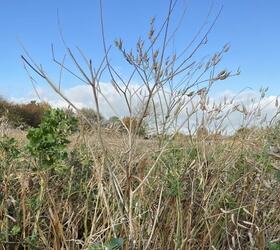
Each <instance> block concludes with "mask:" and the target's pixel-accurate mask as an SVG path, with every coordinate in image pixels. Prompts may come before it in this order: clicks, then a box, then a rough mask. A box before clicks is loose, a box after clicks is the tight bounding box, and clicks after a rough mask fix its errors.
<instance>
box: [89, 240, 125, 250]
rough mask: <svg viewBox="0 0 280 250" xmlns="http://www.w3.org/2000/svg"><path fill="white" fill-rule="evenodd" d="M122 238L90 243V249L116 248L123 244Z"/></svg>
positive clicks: (111, 249)
mask: <svg viewBox="0 0 280 250" xmlns="http://www.w3.org/2000/svg"><path fill="white" fill-rule="evenodd" d="M123 243H124V240H123V239H122V238H113V239H111V240H110V241H109V242H106V243H104V244H102V243H97V244H94V245H92V246H91V247H90V248H89V249H90V250H117V249H120V248H121V247H122V246H123Z"/></svg>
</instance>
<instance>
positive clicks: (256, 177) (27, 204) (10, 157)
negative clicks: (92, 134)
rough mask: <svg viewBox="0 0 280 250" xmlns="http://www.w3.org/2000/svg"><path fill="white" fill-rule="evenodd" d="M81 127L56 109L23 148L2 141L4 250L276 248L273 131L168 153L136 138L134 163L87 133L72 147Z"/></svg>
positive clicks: (279, 187) (279, 219)
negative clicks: (71, 138)
mask: <svg viewBox="0 0 280 250" xmlns="http://www.w3.org/2000/svg"><path fill="white" fill-rule="evenodd" d="M55 121H60V122H55ZM76 125H77V123H76V122H74V121H72V120H71V119H70V120H69V119H68V117H67V115H65V114H63V112H62V111H59V110H53V111H51V112H48V113H47V114H46V116H45V118H44V119H43V123H42V124H41V125H40V126H39V127H38V128H36V129H33V130H30V131H29V133H28V136H27V139H28V141H27V143H26V145H22V144H20V143H18V142H17V140H16V138H11V137H9V136H8V135H5V136H3V137H2V138H1V141H0V183H1V186H0V190H1V192H0V246H1V248H2V249H92V250H93V249H279V247H280V239H279V235H280V216H279V207H280V199H279V198H280V197H279V193H280V167H279V166H280V162H279V159H278V158H277V157H276V156H275V155H271V154H270V153H269V145H272V144H273V143H277V140H279V137H278V136H279V133H277V130H278V127H277V126H276V127H273V128H272V127H271V128H270V129H262V130H261V129H255V130H254V131H251V135H250V137H248V136H247V137H242V138H223V139H220V140H218V139H217V140H206V139H205V138H204V139H203V138H198V137H197V138H195V137H194V138H192V140H190V139H189V138H188V137H186V138H181V139H180V140H177V139H174V140H172V141H171V142H170V143H169V144H168V146H166V147H165V148H164V150H158V148H157V143H156V138H155V139H151V140H142V139H140V138H139V139H138V140H137V141H136V144H140V143H141V147H142V148H141V150H140V149H139V148H138V149H137V147H136V150H135V151H134V152H133V154H131V155H129V154H128V153H127V152H126V150H125V145H122V141H123V140H122V139H115V140H116V141H115V143H116V144H117V145H118V147H113V146H112V147H110V146H109V144H108V145H106V146H108V147H107V153H106V154H104V153H103V151H102V145H100V144H99V143H98V142H97V140H90V139H92V138H89V136H88V135H87V134H83V135H82V134H80V135H79V137H77V138H78V139H76V141H75V142H74V143H73V142H72V143H73V145H72V146H71V147H70V146H69V141H68V139H67V137H68V135H69V132H70V131H74V130H75V129H77V127H75V126H76ZM38 133H43V134H41V136H40V138H41V139H42V138H44V139H42V140H37V139H36V138H37V137H36V134H38ZM123 136H124V137H125V136H126V135H123ZM103 143H104V144H106V143H107V141H106V139H105V140H104V141H103ZM54 145H55V146H54ZM145 145H146V148H145ZM103 146H104V145H103ZM120 148H121V150H120ZM151 149H152V150H151ZM131 156H132V158H131V159H129V157H131ZM128 164H129V165H130V168H129V169H130V172H128V171H127V169H128V167H127V165H128ZM131 231H132V232H131ZM131 235H132V236H133V239H131Z"/></svg>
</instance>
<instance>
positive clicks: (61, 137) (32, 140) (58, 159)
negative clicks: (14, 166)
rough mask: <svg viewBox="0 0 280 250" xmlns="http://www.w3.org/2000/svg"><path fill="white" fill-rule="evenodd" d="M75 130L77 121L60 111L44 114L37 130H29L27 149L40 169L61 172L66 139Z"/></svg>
mask: <svg viewBox="0 0 280 250" xmlns="http://www.w3.org/2000/svg"><path fill="white" fill-rule="evenodd" d="M76 130H77V120H76V119H75V118H74V117H72V116H69V114H67V113H65V112H64V111H63V110H60V109H52V110H49V111H47V112H46V113H45V115H44V116H43V119H42V123H41V124H40V126H39V127H38V128H32V129H29V131H28V134H27V139H28V140H29V142H28V145H27V148H28V150H29V152H30V153H31V155H33V156H35V157H36V158H37V159H38V161H39V166H40V167H50V168H55V169H56V170H61V167H63V161H64V160H65V159H66V158H67V151H66V146H67V144H68V143H69V140H68V139H67V137H68V136H69V135H70V134H71V133H73V132H74V131H76Z"/></svg>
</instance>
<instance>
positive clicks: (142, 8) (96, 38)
mask: <svg viewBox="0 0 280 250" xmlns="http://www.w3.org/2000/svg"><path fill="white" fill-rule="evenodd" d="M98 2H99V1H97V0H95V1H92V0H81V1H77V0H60V1H56V0H48V1H31V0H25V1H23V0H9V1H4V0H0V35H1V39H0V57H1V60H0V95H2V96H5V97H7V98H10V97H18V98H19V97H23V96H25V95H27V93H28V92H30V91H31V90H32V87H31V84H30V82H29V79H28V77H27V74H26V72H25V71H24V69H23V66H22V62H21V60H20V55H21V54H22V53H23V51H22V48H21V46H20V44H19V42H18V40H20V41H21V42H22V43H23V44H24V45H25V46H26V48H27V49H28V51H29V52H30V54H31V55H32V56H33V57H34V59H35V60H36V61H37V62H38V63H41V64H43V65H44V66H45V68H46V69H48V70H49V72H50V73H51V74H53V76H54V77H55V76H57V72H56V71H55V68H54V67H53V66H52V64H51V49H50V48H51V44H52V43H53V44H54V46H55V48H56V50H57V53H58V55H59V56H62V55H63V46H62V43H61V40H60V37H59V29H58V25H57V10H59V15H60V20H61V23H62V27H63V32H64V36H65V40H66V41H67V43H68V45H69V46H70V47H74V46H76V45H77V46H79V47H80V48H81V49H82V50H83V51H84V52H85V53H86V54H88V55H89V56H90V57H91V58H92V60H93V62H96V63H98V62H99V61H100V58H101V56H102V43H101V32H100V19H99V9H98ZM103 2H104V6H103V7H104V20H105V30H106V38H107V41H108V43H113V41H114V39H116V38H119V37H121V38H123V40H124V42H125V45H127V47H128V48H130V47H133V44H134V43H135V41H136V40H137V39H138V37H139V36H145V35H146V33H147V31H148V29H149V20H150V17H151V16H155V17H156V23H160V21H161V20H162V18H163V17H164V15H165V13H166V11H167V7H168V1H167V0H141V1H140V0H137V1H136V0H135V1H132V0H118V1H116V0H104V1H103ZM211 3H213V13H212V16H211V17H210V20H213V17H214V15H215V13H217V11H218V10H219V8H220V7H221V5H223V6H224V8H223V12H222V14H221V16H220V18H219V19H218V22H217V23H216V25H215V27H214V29H213V31H212V32H211V34H210V35H209V37H208V40H209V43H208V45H207V47H205V48H203V50H202V51H201V52H200V53H198V55H197V57H198V59H199V58H201V57H202V56H204V55H206V56H209V55H211V54H213V53H214V52H215V51H217V50H219V49H220V48H221V47H222V46H223V45H224V44H225V43H227V42H229V43H230V44H231V50H230V52H229V53H228V54H226V57H225V58H224V59H223V61H222V63H221V65H222V66H221V67H223V68H227V69H229V70H233V71H234V70H236V69H237V68H238V67H239V66H240V68H241V75H240V76H239V77H234V78H232V79H230V80H227V81H223V82H220V83H218V85H217V87H216V88H215V91H217V92H218V91H223V90H228V89H230V90H233V91H239V90H241V89H243V88H245V87H250V88H253V89H256V90H258V89H259V88H260V87H262V86H264V87H266V86H268V87H269V88H270V91H269V93H270V94H273V95H278V94H279V88H277V86H278V85H279V83H280V75H279V65H280V63H279V56H280V47H279V44H280V32H279V25H280V15H279V11H280V1H278V0H269V1H264V0H235V1H231V0H224V1H222V0H219V1H218V0H216V1H215V0H211V1H210V0H193V1H187V0H179V4H178V7H177V9H176V10H175V15H174V18H173V20H172V21H173V23H174V25H175V24H177V23H178V21H179V17H180V14H181V13H182V10H183V8H184V6H187V12H186V15H185V18H184V21H183V22H182V24H181V28H180V30H179V31H178V34H177V37H176V40H175V42H174V43H175V44H176V49H178V50H180V49H181V48H183V46H184V44H186V43H187V42H189V41H190V40H191V39H192V37H193V35H194V34H195V32H196V31H197V30H198V29H199V27H200V26H201V24H202V23H203V22H204V20H205V18H206V16H207V13H208V11H209V8H210V6H211ZM111 58H112V61H113V63H114V65H116V66H117V67H118V68H119V69H120V71H121V72H122V73H123V74H126V73H127V71H128V69H127V68H126V66H125V64H124V63H123V62H122V61H121V60H119V59H118V54H117V53H115V52H114V51H113V52H112V54H111ZM75 84H77V83H76V82H75V81H71V80H70V79H69V81H67V82H65V83H64V87H65V88H68V87H72V86H74V85H75ZM40 86H41V87H44V84H43V83H41V84H40Z"/></svg>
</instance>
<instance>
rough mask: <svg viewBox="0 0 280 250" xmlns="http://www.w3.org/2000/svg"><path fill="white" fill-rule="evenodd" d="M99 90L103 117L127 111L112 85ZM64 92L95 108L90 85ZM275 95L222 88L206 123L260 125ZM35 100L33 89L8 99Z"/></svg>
mask: <svg viewBox="0 0 280 250" xmlns="http://www.w3.org/2000/svg"><path fill="white" fill-rule="evenodd" d="M100 89H101V92H102V94H103V96H102V95H101V94H99V105H100V111H101V113H102V114H103V115H104V116H105V117H107V118H109V117H110V116H113V115H118V116H120V117H123V116H125V115H127V114H128V108H127V105H126V103H125V100H124V98H123V96H121V94H119V93H118V92H117V91H116V89H115V88H114V87H113V86H112V85H111V84H109V83H100ZM136 89H138V92H137V94H138V95H140V96H141V97H142V98H143V96H144V94H143V93H144V92H143V91H142V92H141V94H140V89H139V85H137V84H134V85H132V86H131V88H130V90H131V91H135V90H136ZM37 91H38V93H39V95H40V98H41V99H42V100H44V101H47V102H48V103H50V104H51V105H52V106H55V107H67V106H68V104H67V103H66V102H65V101H64V100H63V99H62V98H61V97H59V96H58V95H57V94H56V93H54V91H52V90H51V89H49V88H40V89H37ZM63 93H64V95H65V96H66V97H67V98H68V99H69V100H71V101H72V102H73V104H74V105H76V106H77V107H78V108H82V107H91V108H95V104H94V99H93V94H92V89H91V87H90V86H87V85H77V86H74V87H70V88H67V89H64V91H63ZM136 96H137V95H134V97H133V98H131V102H132V103H133V106H134V108H135V107H136V106H137V103H138V102H139V100H138V98H137V97H136ZM276 98H277V97H276V96H272V95H270V96H268V95H265V96H262V93H260V92H257V91H253V90H245V91H242V92H240V93H235V92H233V91H231V90H225V91H223V92H222V93H219V94H215V95H210V97H209V100H208V105H207V107H208V108H209V109H211V108H212V107H213V105H215V106H216V107H220V106H221V107H222V109H223V111H222V112H220V113H216V114H215V112H212V113H211V112H209V113H207V112H205V113H206V115H205V120H206V122H207V121H208V122H209V123H208V125H209V126H210V127H212V128H214V127H215V126H218V124H220V123H221V121H222V127H223V128H225V130H227V131H229V132H230V131H234V130H235V129H238V128H239V127H240V126H241V125H246V126H250V125H252V124H255V125H261V122H264V118H265V117H267V120H269V119H271V117H273V115H274V114H275V112H276V110H277V108H276V107H275V101H276ZM36 99H38V98H37V97H36V94H35V93H34V92H32V93H29V94H28V95H27V96H25V97H22V98H11V100H12V101H15V102H29V101H31V100H36ZM198 102H199V100H198V98H195V99H193V101H192V104H193V105H194V106H197V104H198ZM219 104H220V106H219ZM187 107H188V108H189V109H190V108H191V105H187ZM243 107H246V112H247V115H244V114H242V112H240V111H242V110H243ZM209 109H208V110H209ZM185 110H186V109H184V110H183V111H182V113H181V114H180V116H179V117H178V124H180V122H183V121H184V120H185V119H186V118H187V114H186V111H185ZM243 111H245V110H243ZM227 112H229V114H228V115H227V117H226V118H225V119H224V120H223V116H225V114H227ZM213 117H216V118H219V119H216V118H213ZM207 119H209V120H207ZM201 120H202V111H198V112H196V114H195V115H194V116H192V117H191V118H190V123H191V124H192V126H194V127H195V126H197V125H198V124H197V122H200V121H201Z"/></svg>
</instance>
